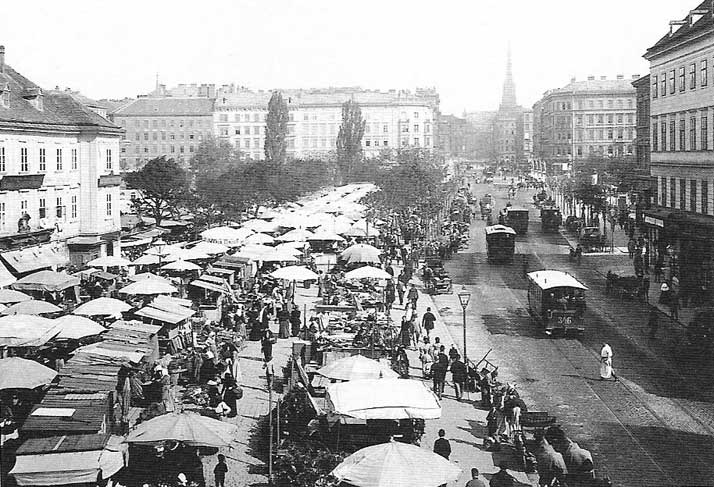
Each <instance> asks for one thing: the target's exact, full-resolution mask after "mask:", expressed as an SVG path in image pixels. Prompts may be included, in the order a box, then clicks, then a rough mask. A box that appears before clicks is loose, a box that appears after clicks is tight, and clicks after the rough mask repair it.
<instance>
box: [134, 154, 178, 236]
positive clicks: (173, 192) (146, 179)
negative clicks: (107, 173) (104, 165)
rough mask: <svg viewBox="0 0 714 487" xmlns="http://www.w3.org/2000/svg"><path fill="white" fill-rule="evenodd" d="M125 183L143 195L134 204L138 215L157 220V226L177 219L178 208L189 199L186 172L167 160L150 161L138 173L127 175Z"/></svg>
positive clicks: (164, 158)
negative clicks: (162, 221)
mask: <svg viewBox="0 0 714 487" xmlns="http://www.w3.org/2000/svg"><path fill="white" fill-rule="evenodd" d="M124 180H125V182H126V184H127V185H128V186H129V187H130V188H133V189H136V190H139V192H140V193H141V197H140V198H138V199H137V200H136V201H135V203H134V205H135V207H136V209H137V211H138V212H140V213H146V214H148V215H149V216H151V217H152V218H155V219H156V223H157V224H158V223H161V220H164V219H166V218H168V217H170V216H173V215H175V214H176V210H177V205H178V204H179V203H180V202H181V201H183V200H185V198H186V197H187V196H188V190H189V182H188V177H187V174H186V171H184V169H183V168H182V167H181V166H179V165H178V164H177V163H176V162H175V161H174V160H173V159H166V157H165V156H161V157H157V158H156V159H152V160H150V161H149V162H147V163H146V165H144V167H143V168H141V169H140V170H138V171H135V172H130V173H127V174H126V175H125V176H124Z"/></svg>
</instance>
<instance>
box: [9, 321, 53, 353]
mask: <svg viewBox="0 0 714 487" xmlns="http://www.w3.org/2000/svg"><path fill="white" fill-rule="evenodd" d="M59 331H60V328H59V325H58V324H57V323H56V322H55V321H53V320H49V319H47V318H42V317H41V316H32V315H14V316H2V317H0V347H2V346H5V347H39V346H40V345H44V344H45V343H47V342H48V341H50V340H51V339H52V338H54V337H55V336H56V335H57V334H58V333H59Z"/></svg>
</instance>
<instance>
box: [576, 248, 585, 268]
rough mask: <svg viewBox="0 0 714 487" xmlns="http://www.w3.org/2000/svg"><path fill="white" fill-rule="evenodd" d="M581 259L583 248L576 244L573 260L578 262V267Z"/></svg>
mask: <svg viewBox="0 0 714 487" xmlns="http://www.w3.org/2000/svg"><path fill="white" fill-rule="evenodd" d="M582 259H583V248H582V247H581V246H580V244H578V245H577V246H576V247H575V260H576V261H577V262H578V265H580V262H581V261H582Z"/></svg>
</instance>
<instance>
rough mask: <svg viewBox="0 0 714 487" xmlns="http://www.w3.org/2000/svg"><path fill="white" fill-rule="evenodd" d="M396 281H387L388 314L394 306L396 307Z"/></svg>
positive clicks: (385, 293) (386, 305)
mask: <svg viewBox="0 0 714 487" xmlns="http://www.w3.org/2000/svg"><path fill="white" fill-rule="evenodd" d="M394 291H395V290H394V281H392V280H391V279H390V280H388V281H387V287H386V288H384V304H385V308H386V310H387V312H388V313H389V312H390V311H391V310H392V305H394Z"/></svg>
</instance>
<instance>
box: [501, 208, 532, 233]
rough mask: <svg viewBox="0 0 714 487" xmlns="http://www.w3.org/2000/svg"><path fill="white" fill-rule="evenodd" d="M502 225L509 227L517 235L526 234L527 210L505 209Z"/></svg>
mask: <svg viewBox="0 0 714 487" xmlns="http://www.w3.org/2000/svg"><path fill="white" fill-rule="evenodd" d="M504 224H505V225H506V226H509V227H511V228H512V229H513V230H515V231H516V234H518V235H525V234H526V233H528V210H527V209H525V208H514V207H508V208H506V215H505V218H504Z"/></svg>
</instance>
